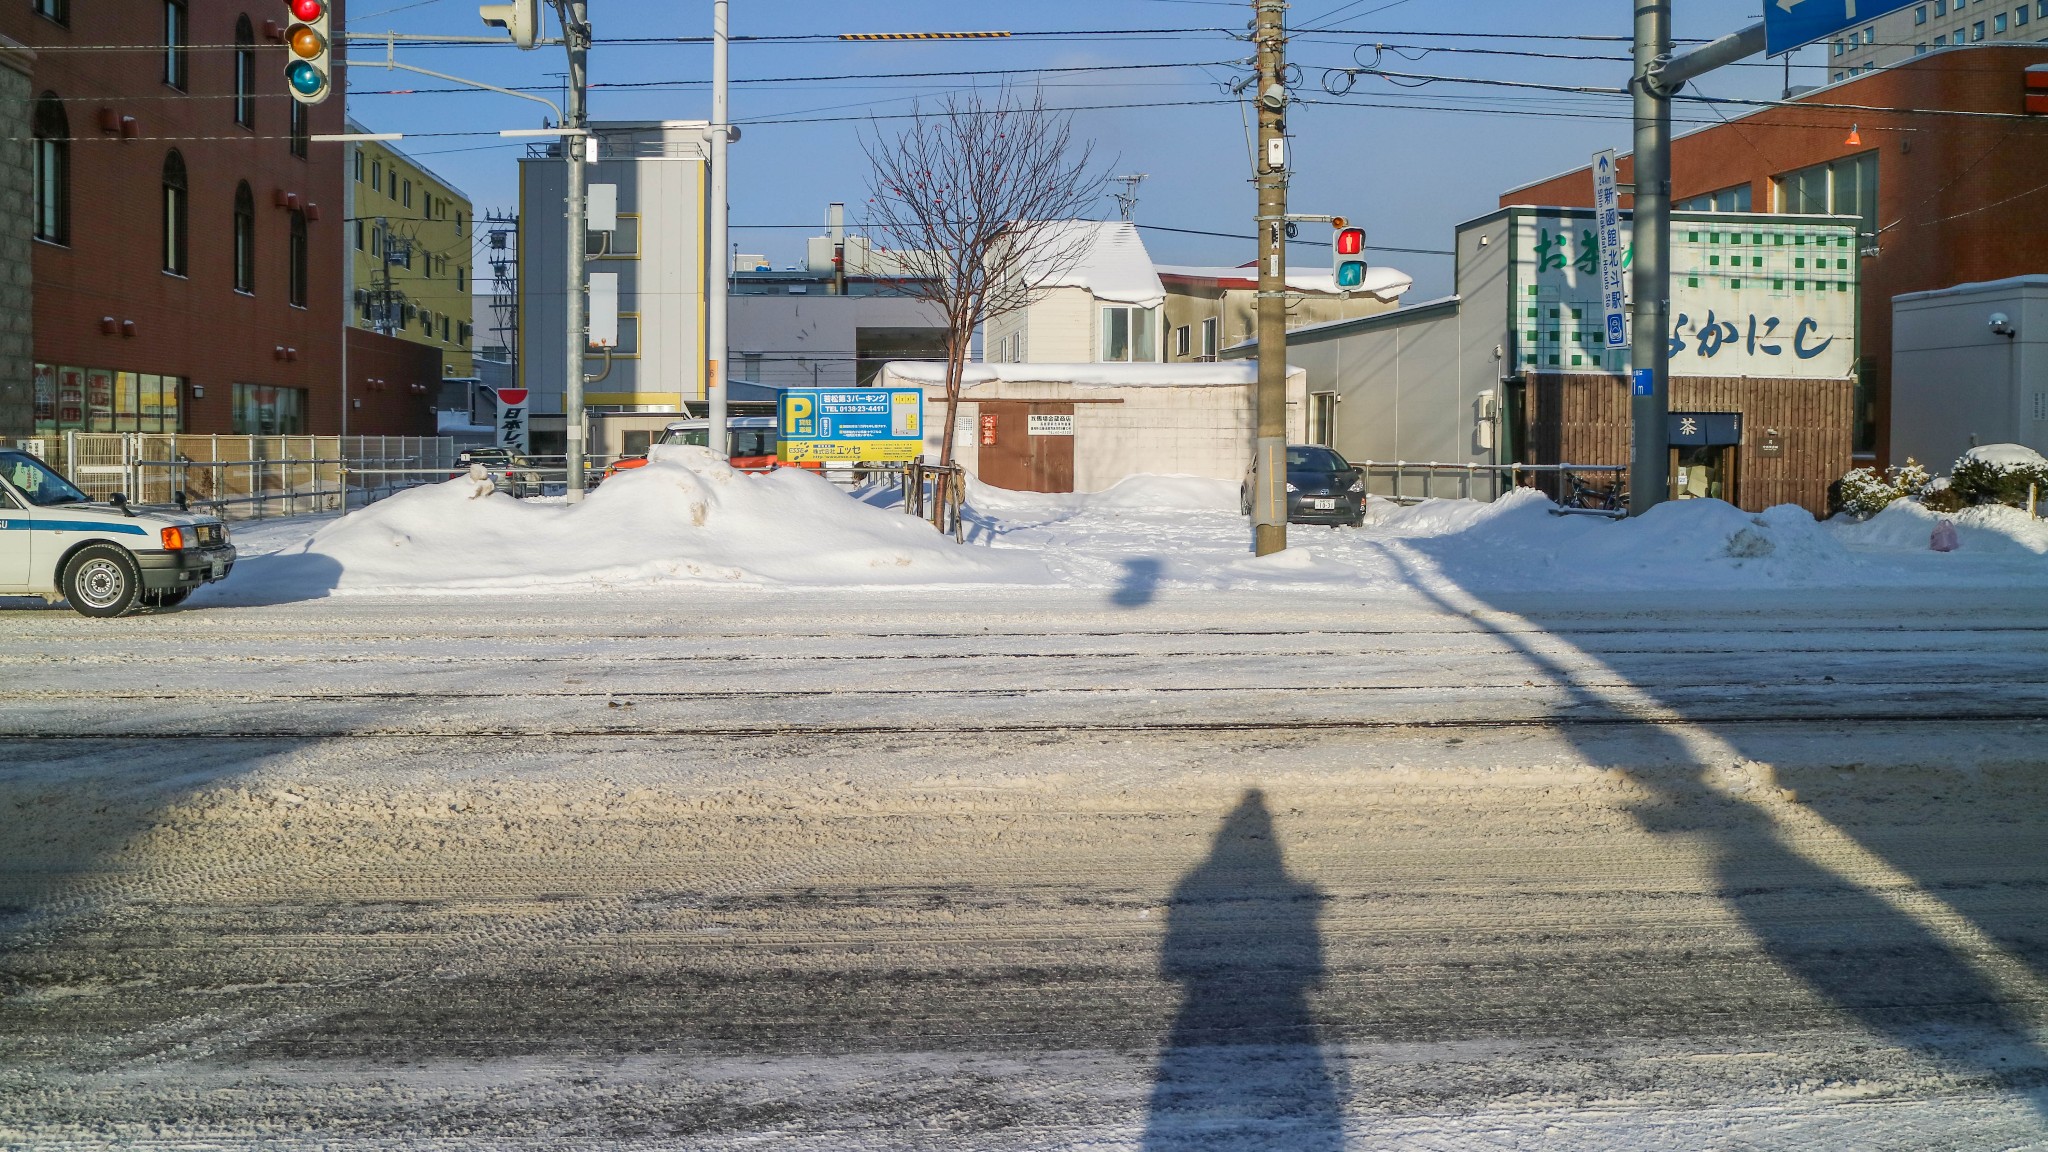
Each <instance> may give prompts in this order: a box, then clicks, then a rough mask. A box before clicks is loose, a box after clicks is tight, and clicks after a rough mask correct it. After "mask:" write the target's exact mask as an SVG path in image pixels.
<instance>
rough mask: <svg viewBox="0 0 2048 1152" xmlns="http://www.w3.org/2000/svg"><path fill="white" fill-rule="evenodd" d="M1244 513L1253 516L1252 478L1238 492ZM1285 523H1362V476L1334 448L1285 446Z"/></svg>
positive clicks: (1305, 445)
mask: <svg viewBox="0 0 2048 1152" xmlns="http://www.w3.org/2000/svg"><path fill="white" fill-rule="evenodd" d="M1238 498H1239V500H1240V502H1241V503H1242V505H1243V511H1244V514H1245V515H1247V516H1249V515H1251V514H1252V477H1251V475H1250V474H1249V473H1247V474H1246V475H1245V478H1244V484H1243V486H1241V487H1240V488H1239V489H1238ZM1287 522H1288V523H1289V524H1349V525H1350V526H1352V527H1353V528H1356V527H1358V526H1359V525H1361V524H1364V523H1365V474H1364V473H1363V472H1360V471H1359V470H1358V469H1357V467H1355V466H1354V465H1353V464H1352V463H1351V462H1350V461H1348V460H1346V459H1344V457H1342V456H1340V455H1338V454H1337V451H1336V450H1335V449H1333V448H1325V447H1323V446H1322V445H1320V444H1289V445H1288V446H1287Z"/></svg>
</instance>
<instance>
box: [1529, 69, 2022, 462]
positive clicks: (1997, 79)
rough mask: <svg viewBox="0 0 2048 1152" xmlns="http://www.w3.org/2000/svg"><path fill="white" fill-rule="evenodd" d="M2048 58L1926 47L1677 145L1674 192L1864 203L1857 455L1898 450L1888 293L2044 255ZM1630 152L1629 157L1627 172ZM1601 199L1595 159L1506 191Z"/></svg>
mask: <svg viewBox="0 0 2048 1152" xmlns="http://www.w3.org/2000/svg"><path fill="white" fill-rule="evenodd" d="M2043 62H2048V47H2043V46H2035V45H2027V46H2018V45H2010V46H2008V45H1996V46H1994V45H1985V46H1983V47H1977V48H1948V49H1943V50H1939V51H1930V52H1928V53H1927V54H1926V55H1923V56H1919V57H1916V58H1914V59H1911V60H1908V61H1906V62H1904V63H1901V64H1898V65H1897V66H1895V67H1891V68H1886V69H1882V70H1880V71H1876V72H1870V73H1866V74H1863V75H1860V76H1857V77H1854V78H1852V79H1848V80H1845V81H1843V82H1842V83H1840V84H1834V85H1830V86H1828V87H1826V88H1821V89H1817V90H1815V91H1813V92H1809V93H1806V94H1804V95H1802V96H1800V97H1798V98H1797V100H1796V102H1795V103H1794V104H1793V105H1792V106H1788V107H1779V108H1768V109H1764V110H1761V111H1758V112H1754V113H1751V114H1750V115H1747V116H1743V117H1740V118H1738V119H1734V120H1732V121H1730V122H1728V123H1726V124H1717V125H1715V126H1713V127H1709V128H1704V129H1701V130H1700V131H1697V132H1694V133H1692V134H1690V135H1687V136H1684V137H1681V138H1680V139H1678V140H1677V141H1675V142H1674V144H1673V146H1672V150H1671V185H1672V186H1671V193H1672V202H1673V204H1674V205H1675V206H1676V207H1678V208H1681V209H1688V208H1689V209H1696V210H1701V211H1722V212H1726V211H1729V210H1734V211H1738V212H1749V211H1755V212H1759V213H1836V214H1842V215H1850V216H1858V217H1861V218H1862V220H1863V226H1862V235H1861V237H1860V239H1861V248H1860V253H1861V255H1860V257H1859V259H1858V261H1857V263H1858V264H1859V266H1860V270H1859V274H1858V275H1857V276H1856V280H1857V282H1858V283H1859V285H1860V302H1859V332H1858V340H1857V346H1858V350H1859V356H1858V361H1857V364H1856V366H1855V372H1856V376H1857V381H1858V383H1857V395H1856V402H1855V410H1854V425H1853V428H1852V429H1851V431H1852V433H1853V442H1854V446H1855V450H1856V455H1857V456H1858V457H1859V458H1874V459H1875V460H1877V461H1879V462H1887V461H1890V460H1891V457H1892V451H1891V441H1892V436H1891V364H1892V298H1893V297H1894V296H1898V295H1900V294H1902V293H1907V292H1923V291H1929V290H1933V289H1938V288H1946V287H1949V286H1951V285H1955V284H1961V283H1967V282H1971V281H1983V280H2001V279H2005V278H2007V277H2011V276H2019V275H2024V274H2027V273H2036V272H2041V271H2044V270H2048V228H2044V227H2042V226H2041V223H2040V221H2041V219H2042V212H2043V211H2044V209H2048V118H2033V119H2029V118H2027V117H2026V116H2025V114H2024V110H2023V98H2022V93H2023V91H2024V87H2023V86H2024V80H2023V73H2024V71H2025V69H2026V68H2027V67H2028V66H2029V65H2034V64H2040V63H2043ZM1686 107H1687V106H1686V105H1684V104H1680V105H1679V109H1680V111H1681V112H1683V111H1684V110H1685V108H1686ZM1945 113H1962V114H1963V115H1954V114H1945ZM1632 167H1633V166H1632V165H1631V163H1630V161H1629V160H1628V159H1626V158H1624V159H1623V160H1622V161H1621V173H1620V179H1621V181H1622V182H1623V183H1624V184H1626V183H1627V182H1629V181H1630V180H1632V179H1633V178H1634V173H1633V170H1632ZM1592 203H1593V177H1592V172H1591V169H1590V168H1581V169H1579V170H1577V171H1574V172H1569V173H1566V174H1564V175H1561V176H1555V177H1552V178H1550V179H1547V180H1543V181H1539V182H1537V183H1535V184H1530V185H1526V186H1524V187H1521V188H1516V189H1513V190H1512V191H1509V192H1507V193H1506V194H1504V195H1503V196H1502V197H1501V204H1502V206H1503V207H1505V206H1508V205H1515V204H1546V205H1569V206H1577V207H1588V208H1590V207H1591V206H1592ZM1623 205H1624V206H1625V207H1626V206H1628V205H1629V198H1628V197H1627V196H1624V197H1623Z"/></svg>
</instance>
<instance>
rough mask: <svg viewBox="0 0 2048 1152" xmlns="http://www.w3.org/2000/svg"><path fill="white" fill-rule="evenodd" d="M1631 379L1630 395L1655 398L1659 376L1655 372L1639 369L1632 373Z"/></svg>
mask: <svg viewBox="0 0 2048 1152" xmlns="http://www.w3.org/2000/svg"><path fill="white" fill-rule="evenodd" d="M1629 378H1630V380H1631V381H1632V385H1631V387H1630V388H1629V395H1631V396H1655V395H1656V394H1657V374H1656V373H1655V372H1652V371H1650V370H1649V369H1648V368H1638V369H1636V370H1635V371H1634V372H1633V373H1630V377H1629Z"/></svg>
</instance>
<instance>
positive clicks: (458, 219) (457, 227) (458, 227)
mask: <svg viewBox="0 0 2048 1152" xmlns="http://www.w3.org/2000/svg"><path fill="white" fill-rule="evenodd" d="M2026 22H2027V20H2026V17H2024V16H2022V17H2020V23H2022V24H2024V23H2026ZM455 230H456V231H457V232H460V231H462V211H461V209H457V210H456V212H455Z"/></svg>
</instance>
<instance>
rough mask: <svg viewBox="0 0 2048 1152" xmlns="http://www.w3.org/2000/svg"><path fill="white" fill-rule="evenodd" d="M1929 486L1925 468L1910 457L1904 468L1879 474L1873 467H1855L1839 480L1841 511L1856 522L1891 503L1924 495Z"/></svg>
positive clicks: (1891, 468)
mask: <svg viewBox="0 0 2048 1152" xmlns="http://www.w3.org/2000/svg"><path fill="white" fill-rule="evenodd" d="M1932 483H1933V481H1932V478H1931V477H1929V476H1928V475H1927V469H1926V468H1924V467H1922V466H1921V464H1920V463H1919V462H1918V461H1916V460H1914V459H1913V458H1912V457H1910V456H1908V457H1907V458H1906V463H1905V464H1904V465H1894V466H1892V467H1890V468H1887V469H1885V470H1884V473H1883V474H1882V475H1880V474H1879V473H1878V471H1877V470H1876V469H1875V468H1857V469H1855V470H1853V471H1851V472H1850V473H1849V474H1848V475H1846V476H1843V477H1842V479H1841V481H1840V492H1841V501H1842V510H1843V511H1844V512H1847V513H1849V514H1850V515H1851V516H1854V517H1856V518H1857V519H1859V520H1868V519H1870V518H1871V517H1872V516H1875V515H1877V514H1878V513H1879V512H1882V511H1884V510H1885V508H1886V507H1887V506H1888V505H1890V504H1891V503H1892V501H1894V500H1912V499H1917V498H1918V497H1920V496H1923V495H1925V494H1926V492H1927V490H1928V488H1929V487H1930V485H1931V484H1932Z"/></svg>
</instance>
